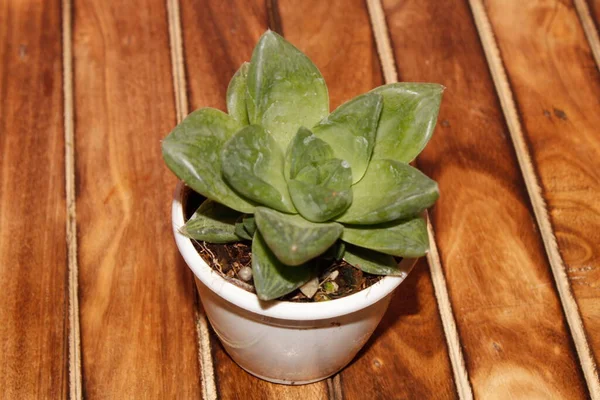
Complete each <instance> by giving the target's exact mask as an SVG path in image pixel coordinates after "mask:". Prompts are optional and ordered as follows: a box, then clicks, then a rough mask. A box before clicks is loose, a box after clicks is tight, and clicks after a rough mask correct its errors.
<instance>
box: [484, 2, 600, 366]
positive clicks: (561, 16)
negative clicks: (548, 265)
mask: <svg viewBox="0 0 600 400" xmlns="http://www.w3.org/2000/svg"><path fill="white" fill-rule="evenodd" d="M521 7H522V5H520V4H517V2H515V1H503V2H498V1H489V0H488V1H487V2H486V9H487V11H488V14H489V16H490V21H491V23H492V27H493V29H494V31H495V33H496V36H497V38H498V44H499V46H500V50H501V51H502V55H503V57H504V59H505V60H507V62H506V65H507V72H508V77H509V79H510V81H511V82H512V88H513V92H514V94H515V98H516V102H517V107H518V110H519V113H520V115H521V118H522V121H523V128H524V129H523V132H524V135H525V137H526V138H527V141H528V142H529V144H530V149H531V153H532V156H533V161H534V164H535V165H536V169H537V171H538V174H539V177H540V184H541V186H542V193H543V197H544V199H545V200H546V204H547V208H548V213H549V219H550V222H551V224H552V227H553V231H554V234H555V236H556V239H557V242H558V248H559V251H560V254H561V255H562V258H563V260H564V263H565V266H566V271H567V274H568V279H569V281H570V283H571V287H572V290H573V294H574V296H575V299H576V301H577V304H578V306H579V310H580V313H581V315H582V316H583V318H582V319H583V324H584V328H585V333H586V337H587V342H588V343H589V345H590V347H591V350H592V352H593V353H594V354H595V357H594V359H595V360H594V361H595V362H596V364H597V363H598V356H599V354H600V337H599V336H598V335H597V332H599V331H600V284H599V281H600V191H599V190H598V187H599V185H600V170H599V169H598V168H597V165H595V164H596V163H597V161H598V160H600V135H599V134H598V132H599V131H598V126H599V124H600V114H599V113H598V110H600V72H599V71H598V69H597V68H596V66H595V62H594V58H593V54H592V52H591V48H590V44H589V43H588V42H587V41H586V37H585V33H584V30H583V29H582V28H581V26H580V25H578V24H577V21H578V16H577V12H576V9H575V7H574V4H573V3H562V2H559V1H553V2H544V1H532V2H529V3H528V6H527V12H525V13H515V14H514V17H513V18H511V20H510V21H509V20H508V19H507V17H506V15H507V13H510V12H512V11H515V10H517V9H520V8H521ZM515 27H517V28H518V29H515ZM516 48H519V49H521V51H520V52H516V51H514V49H516ZM526 53H535V54H537V57H533V58H529V57H526V56H524V54H526ZM533 71H535V73H533ZM573 88H576V89H575V90H573ZM550 234H551V233H550Z"/></svg>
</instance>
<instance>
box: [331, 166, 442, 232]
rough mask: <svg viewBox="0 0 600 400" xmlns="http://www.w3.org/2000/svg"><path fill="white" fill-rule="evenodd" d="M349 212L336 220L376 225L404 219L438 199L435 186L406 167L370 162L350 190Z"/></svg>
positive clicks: (418, 173)
mask: <svg viewBox="0 0 600 400" xmlns="http://www.w3.org/2000/svg"><path fill="white" fill-rule="evenodd" d="M352 190H353V193H354V198H353V200H352V204H351V205H350V208H348V210H347V211H346V212H345V213H344V214H342V215H341V217H339V218H337V221H339V222H342V223H345V224H360V225H365V224H378V223H382V222H389V221H395V220H398V219H405V218H408V217H411V216H413V215H416V214H418V213H419V212H421V211H423V210H425V209H426V208H427V207H430V206H432V205H433V203H435V201H436V200H437V198H438V197H439V190H438V185H437V183H436V182H435V181H434V180H432V179H430V178H428V177H427V176H426V175H425V174H423V173H422V172H421V171H419V170H418V169H416V168H413V167H411V166H410V165H407V164H404V163H401V162H398V161H392V160H373V161H371V163H370V164H369V168H368V169H367V172H366V173H365V176H364V178H363V179H362V180H361V181H360V182H358V183H357V184H356V185H354V186H353V187H352Z"/></svg>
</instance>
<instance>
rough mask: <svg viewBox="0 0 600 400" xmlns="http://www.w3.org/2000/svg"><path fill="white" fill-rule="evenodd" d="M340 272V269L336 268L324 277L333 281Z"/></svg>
mask: <svg viewBox="0 0 600 400" xmlns="http://www.w3.org/2000/svg"><path fill="white" fill-rule="evenodd" d="M339 274H340V271H338V270H337V269H336V270H335V271H333V272H332V273H331V274H329V276H328V277H327V278H326V279H325V280H328V281H335V278H337V277H338V275H339Z"/></svg>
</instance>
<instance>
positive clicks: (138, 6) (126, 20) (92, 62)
mask: <svg viewBox="0 0 600 400" xmlns="http://www.w3.org/2000/svg"><path fill="white" fill-rule="evenodd" d="M74 11H75V15H74V54H75V128H76V132H75V133H76V154H77V160H76V168H77V183H78V187H77V194H78V199H77V214H78V232H79V238H80V243H79V264H80V275H79V276H80V300H81V303H80V304H81V328H82V334H81V336H82V345H83V372H84V382H83V383H84V387H83V390H84V393H85V396H86V397H88V398H97V397H102V398H134V397H135V398H140V397H142V398H199V397H200V396H201V387H200V372H199V366H198V361H197V356H196V354H197V344H196V343H197V341H196V330H195V324H194V317H195V312H196V307H195V301H196V300H195V292H194V282H193V279H192V274H191V272H190V271H189V270H188V268H187V267H186V266H185V264H184V262H183V260H182V259H181V257H180V256H179V255H178V253H177V250H176V247H175V245H174V242H173V238H172V234H171V222H170V200H171V193H172V189H173V188H174V187H175V183H176V179H175V178H174V177H173V175H172V174H171V173H170V171H168V169H167V168H166V167H165V166H164V164H163V161H162V157H161V152H160V139H161V138H163V137H164V136H165V135H166V134H167V133H168V132H169V131H170V130H171V129H172V127H173V126H174V125H175V123H176V113H175V105H174V94H173V86H172V76H171V74H172V69H171V62H170V57H169V36H168V27H167V15H166V4H165V2H164V1H159V0H145V1H140V2H135V3H119V4H117V3H111V2H104V1H101V0H97V1H77V2H76V3H75V5H74Z"/></svg>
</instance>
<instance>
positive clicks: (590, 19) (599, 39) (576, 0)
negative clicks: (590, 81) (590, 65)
mask: <svg viewBox="0 0 600 400" xmlns="http://www.w3.org/2000/svg"><path fill="white" fill-rule="evenodd" d="M597 3H598V2H596V4H593V7H594V11H595V13H594V14H595V17H596V20H595V21H594V15H593V14H592V11H591V10H590V7H589V5H588V3H587V0H573V4H572V6H573V7H574V8H575V10H576V11H577V14H579V21H580V23H581V27H582V28H583V31H584V33H585V36H586V38H587V40H588V42H589V45H590V49H591V51H592V55H593V56H594V59H595V60H596V65H597V66H598V68H600V33H599V32H598V29H599V28H598V27H599V25H598V21H599V19H598V15H599V14H598V12H599V10H598V9H597V6H598V4H597Z"/></svg>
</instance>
